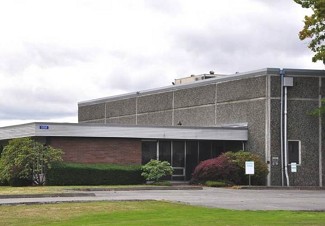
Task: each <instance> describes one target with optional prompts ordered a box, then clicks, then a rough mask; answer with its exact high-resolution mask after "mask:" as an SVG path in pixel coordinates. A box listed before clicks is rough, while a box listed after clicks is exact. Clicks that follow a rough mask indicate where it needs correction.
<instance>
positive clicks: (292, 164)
mask: <svg viewBox="0 0 325 226" xmlns="http://www.w3.org/2000/svg"><path fill="white" fill-rule="evenodd" d="M291 173H297V163H295V162H292V163H291Z"/></svg>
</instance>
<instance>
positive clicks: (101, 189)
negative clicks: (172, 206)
mask: <svg viewBox="0 0 325 226" xmlns="http://www.w3.org/2000/svg"><path fill="white" fill-rule="evenodd" d="M72 190H73V191H143V190H203V187H202V186H156V187H148V186H143V187H131V188H80V189H72Z"/></svg>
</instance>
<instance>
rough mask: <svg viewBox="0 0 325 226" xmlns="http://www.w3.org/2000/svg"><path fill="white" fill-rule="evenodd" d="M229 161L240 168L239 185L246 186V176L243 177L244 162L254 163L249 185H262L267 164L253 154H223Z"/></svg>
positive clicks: (266, 172) (243, 152)
mask: <svg viewBox="0 0 325 226" xmlns="http://www.w3.org/2000/svg"><path fill="white" fill-rule="evenodd" d="M225 155H226V156H228V157H229V158H230V159H231V160H233V161H235V162H236V164H237V166H238V167H239V168H240V171H239V174H240V178H241V181H240V184H248V175H245V162H246V161H254V168H255V172H254V175H251V183H252V184H254V185H264V184H265V179H266V176H267V174H268V173H269V171H268V169H267V164H266V163H265V162H264V161H262V159H261V158H260V157H259V156H258V155H255V154H253V153H250V152H246V151H238V152H227V153H225Z"/></svg>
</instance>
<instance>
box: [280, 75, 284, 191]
mask: <svg viewBox="0 0 325 226" xmlns="http://www.w3.org/2000/svg"><path fill="white" fill-rule="evenodd" d="M280 78H281V100H280V102H281V110H280V140H281V186H284V168H283V164H284V161H283V159H284V157H283V79H284V71H283V70H282V69H281V70H280Z"/></svg>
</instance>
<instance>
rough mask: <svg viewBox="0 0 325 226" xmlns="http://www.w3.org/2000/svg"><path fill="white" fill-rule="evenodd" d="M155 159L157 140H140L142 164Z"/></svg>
mask: <svg viewBox="0 0 325 226" xmlns="http://www.w3.org/2000/svg"><path fill="white" fill-rule="evenodd" d="M151 159H157V141H142V164H147V163H148V162H149V161H150V160H151Z"/></svg>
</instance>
